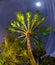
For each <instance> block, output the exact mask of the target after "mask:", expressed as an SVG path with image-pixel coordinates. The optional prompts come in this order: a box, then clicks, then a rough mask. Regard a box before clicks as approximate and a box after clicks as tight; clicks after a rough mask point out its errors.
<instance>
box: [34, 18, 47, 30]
mask: <svg viewBox="0 0 55 65" xmlns="http://www.w3.org/2000/svg"><path fill="white" fill-rule="evenodd" d="M45 20H46V17H42V18H41V19H40V20H39V21H38V22H37V23H36V25H35V26H34V28H33V30H35V29H36V28H37V27H38V26H40V25H41V24H42V23H43V22H44V21H45Z"/></svg>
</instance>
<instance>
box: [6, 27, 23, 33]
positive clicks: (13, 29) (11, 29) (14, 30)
mask: <svg viewBox="0 0 55 65" xmlns="http://www.w3.org/2000/svg"><path fill="white" fill-rule="evenodd" d="M6 30H9V31H11V32H12V33H16V32H18V33H23V31H19V30H16V29H15V28H12V27H10V28H6Z"/></svg>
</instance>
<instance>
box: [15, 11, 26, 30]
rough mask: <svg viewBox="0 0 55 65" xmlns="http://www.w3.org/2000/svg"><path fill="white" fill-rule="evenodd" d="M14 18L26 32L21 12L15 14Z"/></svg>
mask: <svg viewBox="0 0 55 65" xmlns="http://www.w3.org/2000/svg"><path fill="white" fill-rule="evenodd" d="M16 17H17V20H18V21H19V23H20V24H21V25H22V27H25V29H26V30H27V27H26V24H25V21H24V15H23V13H22V12H21V11H19V12H16Z"/></svg>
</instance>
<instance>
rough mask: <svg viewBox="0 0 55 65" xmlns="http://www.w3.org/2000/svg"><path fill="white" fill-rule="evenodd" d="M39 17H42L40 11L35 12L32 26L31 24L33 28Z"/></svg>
mask: <svg viewBox="0 0 55 65" xmlns="http://www.w3.org/2000/svg"><path fill="white" fill-rule="evenodd" d="M39 17H40V12H39V11H36V12H35V14H34V17H33V19H32V21H31V22H32V26H31V29H32V28H33V26H34V25H35V23H36V22H37V21H38V20H39Z"/></svg>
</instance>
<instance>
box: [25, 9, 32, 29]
mask: <svg viewBox="0 0 55 65" xmlns="http://www.w3.org/2000/svg"><path fill="white" fill-rule="evenodd" d="M30 18H31V12H30V11H29V10H27V12H26V20H27V22H28V29H29V28H30Z"/></svg>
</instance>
